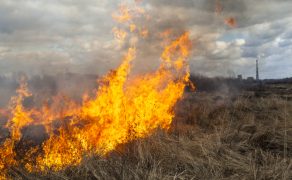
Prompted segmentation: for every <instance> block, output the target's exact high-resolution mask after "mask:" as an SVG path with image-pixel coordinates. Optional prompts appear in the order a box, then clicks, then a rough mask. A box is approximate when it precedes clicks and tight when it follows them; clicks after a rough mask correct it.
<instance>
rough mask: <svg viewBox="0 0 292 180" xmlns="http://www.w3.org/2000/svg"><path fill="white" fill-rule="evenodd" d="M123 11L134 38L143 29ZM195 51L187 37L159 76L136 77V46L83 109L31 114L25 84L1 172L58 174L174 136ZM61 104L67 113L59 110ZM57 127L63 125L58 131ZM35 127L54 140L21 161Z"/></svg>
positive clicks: (170, 49) (71, 106) (168, 54)
mask: <svg viewBox="0 0 292 180" xmlns="http://www.w3.org/2000/svg"><path fill="white" fill-rule="evenodd" d="M138 9H139V13H141V12H143V11H142V9H141V8H138ZM120 11H121V16H118V15H115V16H114V18H115V19H116V20H117V21H118V22H122V23H125V22H127V23H129V24H128V25H127V26H126V27H127V28H129V29H128V31H130V32H132V31H134V30H135V29H136V28H137V29H139V28H138V27H137V25H135V24H134V22H133V19H132V18H131V17H132V16H131V13H130V12H131V11H130V10H129V9H128V8H127V7H124V6H123V7H122V9H120ZM134 12H135V11H134ZM134 27H135V28H134ZM143 28H144V27H143ZM144 29H145V28H144ZM123 31H125V32H126V30H123ZM146 31H147V29H145V32H146ZM147 35H148V31H147ZM142 37H143V36H142ZM125 39H126V37H125V38H122V40H125ZM190 49H191V41H190V38H189V33H188V32H185V33H184V34H183V35H181V36H180V37H179V38H177V39H176V40H174V41H172V42H171V43H170V44H168V45H167V46H166V47H165V48H164V51H163V52H162V54H161V57H160V60H161V64H160V66H159V68H158V69H157V70H156V71H155V72H152V73H147V74H142V75H135V76H134V75H133V76H130V72H131V68H132V61H133V60H134V59H135V57H136V51H137V49H136V48H135V45H134V44H132V45H131V47H130V48H129V49H128V51H127V52H126V54H125V56H124V58H123V60H122V63H121V65H120V66H119V67H118V68H117V69H116V70H112V71H110V72H109V73H108V74H107V75H105V76H104V77H102V78H101V79H100V80H99V87H98V89H97V91H96V93H95V96H94V97H93V98H89V97H88V98H84V101H83V103H82V104H81V105H78V104H77V103H75V102H74V101H72V100H65V101H61V100H60V97H59V98H56V99H55V101H54V102H55V103H52V104H51V105H48V104H44V105H43V106H42V107H40V108H35V109H30V110H27V109H26V108H24V107H23V105H22V103H23V100H24V99H25V98H26V97H28V96H30V95H31V94H30V93H29V92H28V90H27V89H28V88H27V83H26V82H25V81H21V85H20V88H19V90H18V91H17V92H18V96H16V97H13V98H12V109H11V117H10V118H9V121H8V123H7V127H8V128H9V129H10V131H11V137H10V138H7V139H6V141H5V142H4V143H3V144H2V146H1V147H0V148H1V149H0V170H1V171H2V172H4V175H5V171H6V170H7V169H9V168H10V167H12V166H17V165H22V166H25V167H26V168H27V169H28V170H29V171H33V170H34V171H35V170H36V171H46V170H47V169H52V170H56V171H57V170H61V169H63V168H65V167H68V166H74V165H78V164H79V163H80V162H81V161H82V159H83V157H84V156H88V155H91V154H98V155H106V154H107V153H109V152H111V151H112V150H114V149H116V148H117V146H118V145H122V144H125V143H128V142H130V141H132V140H135V139H137V138H144V137H147V136H149V135H151V134H152V133H153V132H154V131H155V130H156V129H158V128H161V129H165V130H168V129H169V128H170V126H171V123H172V119H173V117H174V115H175V114H174V110H173V108H174V106H175V104H176V102H177V101H178V100H179V99H181V98H182V96H183V92H184V88H185V86H186V84H188V83H189V76H190V75H189V67H188V65H187V58H188V56H189V55H190ZM60 102H62V103H61V104H63V106H62V107H66V109H64V108H59V107H60ZM54 122H60V124H61V125H60V126H59V127H56V126H55V125H54ZM32 124H39V125H43V126H44V127H45V128H46V130H47V133H48V134H49V138H48V139H47V140H45V141H44V142H43V143H42V145H41V146H36V147H31V149H28V150H26V154H25V157H23V158H22V160H21V161H19V160H16V152H15V144H16V143H17V142H18V141H19V140H20V139H21V137H22V134H21V129H22V128H23V127H26V126H29V125H32ZM1 175H2V174H0V176H1ZM4 175H2V176H3V177H4Z"/></svg>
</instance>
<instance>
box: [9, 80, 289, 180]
mask: <svg viewBox="0 0 292 180" xmlns="http://www.w3.org/2000/svg"><path fill="white" fill-rule="evenodd" d="M175 112H176V116H175V119H174V122H173V125H172V128H171V129H170V130H169V131H168V132H165V131H162V130H157V131H156V132H155V133H154V134H153V135H151V136H150V137H148V138H145V139H139V140H137V141H135V142H131V143H129V144H126V145H121V146H120V147H119V148H117V150H115V151H114V152H111V153H110V154H108V155H107V156H106V157H97V156H94V157H90V158H85V159H84V161H83V162H82V164H81V165H80V166H78V167H68V168H67V169H66V170H64V171H60V172H51V171H50V172H47V173H46V174H30V173H28V172H26V171H25V170H22V169H13V170H11V171H10V176H11V177H12V178H17V179H19V178H21V179H35V178H39V179H292V85H291V84H267V85H261V86H253V87H249V88H244V89H240V88H239V89H238V90H237V91H230V90H229V89H228V87H227V88H223V89H221V90H220V91H212V92H206V91H204V92H202V91H195V92H189V91H188V92H186V93H185V97H184V99H182V100H181V101H180V102H179V103H178V104H177V106H176V109H175Z"/></svg>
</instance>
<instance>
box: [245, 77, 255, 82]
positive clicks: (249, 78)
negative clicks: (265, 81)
mask: <svg viewBox="0 0 292 180" xmlns="http://www.w3.org/2000/svg"><path fill="white" fill-rule="evenodd" d="M246 80H247V81H250V82H252V81H254V77H248V78H247V79H246Z"/></svg>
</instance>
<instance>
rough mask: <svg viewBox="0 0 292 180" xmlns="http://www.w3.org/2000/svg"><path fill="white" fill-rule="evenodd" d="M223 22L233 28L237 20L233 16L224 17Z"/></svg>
mask: <svg viewBox="0 0 292 180" xmlns="http://www.w3.org/2000/svg"><path fill="white" fill-rule="evenodd" d="M224 22H225V24H226V25H228V26H229V27H231V28H235V27H236V26H237V22H236V20H235V18H233V17H229V18H226V19H225V21H224Z"/></svg>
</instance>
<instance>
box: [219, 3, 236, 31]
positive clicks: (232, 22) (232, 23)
mask: <svg viewBox="0 0 292 180" xmlns="http://www.w3.org/2000/svg"><path fill="white" fill-rule="evenodd" d="M222 11H223V6H222V4H221V2H220V0H216V1H215V13H216V15H217V16H220V15H221V14H222ZM224 23H225V24H226V25H228V26H229V27H230V28H235V27H236V26H237V22H236V19H235V18H234V17H227V18H225V17H224Z"/></svg>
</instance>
